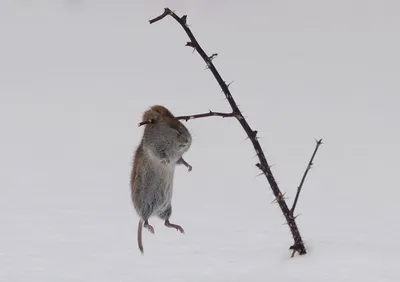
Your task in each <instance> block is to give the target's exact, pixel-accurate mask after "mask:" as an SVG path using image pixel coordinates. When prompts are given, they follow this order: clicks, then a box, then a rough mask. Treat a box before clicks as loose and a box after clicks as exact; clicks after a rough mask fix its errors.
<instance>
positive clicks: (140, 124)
mask: <svg viewBox="0 0 400 282" xmlns="http://www.w3.org/2000/svg"><path fill="white" fill-rule="evenodd" d="M205 117H223V118H227V117H235V114H234V113H220V112H213V111H209V112H208V113H204V114H195V115H188V116H178V117H176V118H177V119H179V120H185V121H188V120H190V119H196V118H205ZM152 122H153V120H151V119H149V120H146V121H142V122H139V124H138V126H142V125H145V124H150V123H152Z"/></svg>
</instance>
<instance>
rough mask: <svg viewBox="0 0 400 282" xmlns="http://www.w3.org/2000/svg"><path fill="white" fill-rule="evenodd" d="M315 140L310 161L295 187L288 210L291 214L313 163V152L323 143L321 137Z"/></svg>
mask: <svg viewBox="0 0 400 282" xmlns="http://www.w3.org/2000/svg"><path fill="white" fill-rule="evenodd" d="M316 142H317V145H316V146H315V149H314V152H313V154H312V156H311V159H310V161H309V162H308V165H307V168H306V170H305V172H304V174H303V177H302V178H301V181H300V185H299V187H298V188H297V193H296V197H295V198H294V201H293V206H292V208H291V210H290V212H291V213H292V215H293V213H294V210H295V208H296V205H297V201H298V200H299V196H300V192H301V188H302V187H303V184H304V181H305V180H306V177H307V173H308V171H309V170H310V169H311V167H312V165H313V161H314V157H315V154H316V153H317V151H318V148H319V146H321V145H322V144H323V143H322V139H319V140H316Z"/></svg>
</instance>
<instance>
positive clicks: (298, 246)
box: [150, 8, 307, 255]
mask: <svg viewBox="0 0 400 282" xmlns="http://www.w3.org/2000/svg"><path fill="white" fill-rule="evenodd" d="M166 15H170V16H171V17H173V18H174V19H175V20H176V21H177V22H178V23H179V24H180V25H181V27H182V28H183V29H184V30H185V32H186V34H187V35H188V37H189V38H190V41H189V42H187V43H186V46H189V47H192V48H194V50H196V51H197V52H198V53H199V55H200V56H201V57H202V58H203V60H204V61H205V63H206V65H207V68H209V69H210V71H211V72H212V74H213V75H214V77H215V79H216V80H217V82H218V84H219V85H220V87H221V89H222V92H223V93H224V94H225V97H226V99H227V100H228V102H229V105H230V106H231V108H232V114H233V115H234V116H235V117H236V119H237V120H238V121H239V123H240V125H241V126H242V127H243V129H244V130H245V132H246V133H247V136H248V137H249V139H250V140H251V143H252V144H253V147H254V150H255V151H256V154H257V156H258V159H259V161H260V162H259V164H257V167H258V168H259V169H260V170H261V171H262V172H263V174H264V175H265V176H266V178H267V180H268V182H269V184H270V186H271V189H272V191H273V193H274V196H275V198H276V202H277V203H278V205H279V207H280V208H281V210H282V213H283V215H284V216H285V219H286V222H287V224H288V226H289V228H290V231H291V233H292V236H293V239H294V244H293V246H291V247H290V249H292V250H293V255H294V253H295V252H298V253H299V254H300V255H304V254H306V253H307V251H306V249H305V246H304V243H303V240H302V238H301V236H300V232H299V230H298V228H297V225H296V221H295V219H294V217H293V215H292V213H291V212H290V210H289V208H288V206H287V204H286V202H285V199H284V197H283V195H282V193H281V191H280V189H279V187H278V184H277V182H276V181H275V178H274V176H273V174H272V172H271V169H270V166H269V165H268V162H267V160H266V157H265V154H264V152H263V150H262V148H261V145H260V143H259V142H258V139H257V137H256V133H255V132H256V131H254V130H253V129H252V128H251V127H250V125H249V124H248V123H247V121H246V119H245V118H244V117H243V115H242V113H241V111H240V110H239V107H238V106H237V104H236V102H235V100H234V99H233V97H232V95H231V93H230V91H229V87H228V85H226V83H225V82H224V80H223V79H222V77H221V75H220V74H219V73H218V71H217V69H216V67H215V66H214V64H213V63H212V59H213V56H208V55H207V54H206V53H205V52H204V50H203V49H202V48H201V46H200V44H199V43H198V42H197V40H196V38H195V37H194V35H193V33H192V31H191V30H190V29H189V27H188V25H187V24H186V22H187V16H186V15H185V16H183V17H182V18H180V17H178V16H177V15H176V14H175V13H174V12H172V11H171V10H170V9H169V8H165V11H164V13H163V14H162V15H161V16H158V17H157V18H155V19H153V20H151V21H150V23H154V22H156V21H158V20H160V19H162V18H164V17H165V16H166ZM214 57H215V56H214Z"/></svg>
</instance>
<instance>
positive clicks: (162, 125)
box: [131, 105, 192, 254]
mask: <svg viewBox="0 0 400 282" xmlns="http://www.w3.org/2000/svg"><path fill="white" fill-rule="evenodd" d="M142 120H143V121H145V122H148V123H147V124H145V129H144V132H143V137H142V140H141V142H140V144H139V146H138V147H137V149H136V151H135V153H134V158H133V167H132V172H131V195H132V201H133V206H134V208H135V210H136V212H137V214H138V215H139V217H140V220H139V225H138V234H137V239H138V246H139V250H140V251H141V253H142V254H143V243H142V228H143V226H144V227H145V228H147V229H148V230H149V231H150V232H151V233H154V228H153V227H152V226H151V225H150V224H149V218H150V217H151V216H157V217H159V218H161V219H163V220H164V221H165V226H167V227H172V228H175V229H177V230H178V231H180V232H181V233H184V230H183V228H182V227H181V226H179V225H177V224H173V223H171V222H170V221H169V218H170V217H171V213H172V206H171V199H172V190H173V179H174V171H175V166H176V165H177V164H183V165H185V166H186V167H187V168H188V170H189V171H191V170H192V166H191V165H189V164H188V163H187V162H186V161H185V160H184V159H183V158H182V155H183V154H184V153H186V152H187V151H188V150H189V148H190V146H191V144H192V136H191V134H190V132H189V131H188V129H187V128H186V127H185V126H184V125H183V124H182V123H181V122H180V121H179V120H178V119H177V118H175V116H174V115H173V114H172V113H171V112H170V111H169V110H168V109H167V108H165V107H164V106H161V105H155V106H152V107H151V108H150V109H149V110H147V111H145V112H144V113H143V117H142Z"/></svg>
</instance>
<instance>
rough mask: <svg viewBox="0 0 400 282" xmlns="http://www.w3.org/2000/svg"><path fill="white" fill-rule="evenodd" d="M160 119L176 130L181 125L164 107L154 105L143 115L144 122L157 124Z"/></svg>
mask: <svg viewBox="0 0 400 282" xmlns="http://www.w3.org/2000/svg"><path fill="white" fill-rule="evenodd" d="M160 118H162V119H163V120H164V121H165V122H166V123H167V124H169V125H170V126H171V127H173V128H176V127H177V125H178V124H179V120H178V119H176V117H175V116H174V115H173V114H172V113H171V112H170V111H169V110H168V109H167V108H165V107H164V106H161V105H154V106H152V107H150V109H148V110H147V111H145V112H144V113H143V117H142V121H149V120H151V123H150V124H152V123H156V122H157V121H158V120H159V119H160ZM147 125H148V124H147Z"/></svg>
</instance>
